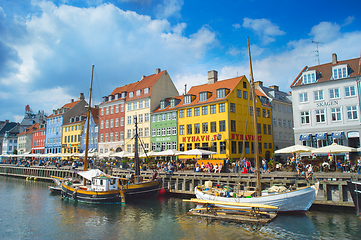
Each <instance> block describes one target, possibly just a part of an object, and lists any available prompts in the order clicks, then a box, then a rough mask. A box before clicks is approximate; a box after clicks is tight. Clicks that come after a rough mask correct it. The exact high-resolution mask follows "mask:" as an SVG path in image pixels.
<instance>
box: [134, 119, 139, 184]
mask: <svg viewBox="0 0 361 240" xmlns="http://www.w3.org/2000/svg"><path fill="white" fill-rule="evenodd" d="M134 121H135V136H134V138H135V139H134V145H135V146H134V161H135V176H137V178H136V179H137V182H139V175H140V166H139V156H138V120H137V116H134Z"/></svg>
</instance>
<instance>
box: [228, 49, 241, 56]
mask: <svg viewBox="0 0 361 240" xmlns="http://www.w3.org/2000/svg"><path fill="white" fill-rule="evenodd" d="M227 53H228V54H230V55H232V56H238V55H239V54H240V53H241V50H239V49H237V48H236V47H230V48H229V50H228V51H227Z"/></svg>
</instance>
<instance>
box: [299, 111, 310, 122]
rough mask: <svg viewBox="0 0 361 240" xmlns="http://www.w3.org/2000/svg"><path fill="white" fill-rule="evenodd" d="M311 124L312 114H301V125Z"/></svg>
mask: <svg viewBox="0 0 361 240" xmlns="http://www.w3.org/2000/svg"><path fill="white" fill-rule="evenodd" d="M307 123H310V112H308V111H307V112H301V124H307Z"/></svg>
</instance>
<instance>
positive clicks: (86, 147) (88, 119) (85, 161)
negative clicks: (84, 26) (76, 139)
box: [83, 64, 94, 186]
mask: <svg viewBox="0 0 361 240" xmlns="http://www.w3.org/2000/svg"><path fill="white" fill-rule="evenodd" d="M93 73H94V64H93V65H92V75H91V80H90V90H89V105H88V112H87V115H86V119H87V122H86V134H85V150H84V151H85V155H84V171H86V170H88V145H89V124H90V110H91V101H92V87H93ZM83 184H84V186H85V185H86V179H85V178H84V179H83Z"/></svg>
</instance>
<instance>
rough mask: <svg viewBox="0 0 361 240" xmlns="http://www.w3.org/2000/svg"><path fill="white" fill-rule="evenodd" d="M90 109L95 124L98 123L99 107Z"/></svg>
mask: <svg viewBox="0 0 361 240" xmlns="http://www.w3.org/2000/svg"><path fill="white" fill-rule="evenodd" d="M90 111H91V115H92V116H93V121H94V123H95V125H99V108H92V109H91V110H90Z"/></svg>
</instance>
